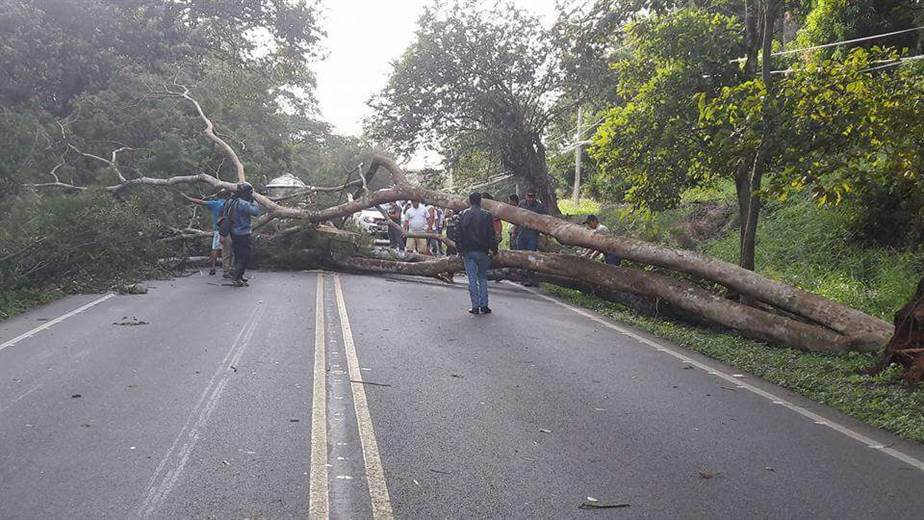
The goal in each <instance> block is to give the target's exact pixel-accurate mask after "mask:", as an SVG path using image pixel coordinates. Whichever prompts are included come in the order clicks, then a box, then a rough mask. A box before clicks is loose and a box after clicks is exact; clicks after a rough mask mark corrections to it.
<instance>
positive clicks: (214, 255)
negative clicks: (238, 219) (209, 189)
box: [182, 191, 231, 278]
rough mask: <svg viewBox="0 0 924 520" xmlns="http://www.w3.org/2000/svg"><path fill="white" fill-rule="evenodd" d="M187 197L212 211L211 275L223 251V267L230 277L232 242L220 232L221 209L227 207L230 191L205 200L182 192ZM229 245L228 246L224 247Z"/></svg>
mask: <svg viewBox="0 0 924 520" xmlns="http://www.w3.org/2000/svg"><path fill="white" fill-rule="evenodd" d="M182 195H183V196H184V197H186V199H187V200H189V201H190V202H192V203H193V204H195V205H197V206H205V207H207V208H208V209H209V211H210V212H211V213H212V249H211V251H210V252H209V275H214V274H215V264H216V263H217V262H218V253H219V251H222V254H221V264H222V269H223V270H224V272H225V278H228V277H230V274H229V273H230V272H231V269H230V268H231V247H230V244H225V242H227V241H228V240H230V238H227V239H225V240H222V237H221V234H219V233H218V219H219V218H220V217H221V210H222V208H224V207H225V202H226V201H227V198H228V193H227V192H225V191H222V192H221V193H219V194H218V198H217V199H212V200H203V199H197V198H194V197H190V196H188V195H186V194H185V193H183V194H182ZM224 246H227V247H224Z"/></svg>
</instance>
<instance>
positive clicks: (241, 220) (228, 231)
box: [219, 182, 260, 287]
mask: <svg viewBox="0 0 924 520" xmlns="http://www.w3.org/2000/svg"><path fill="white" fill-rule="evenodd" d="M259 214H260V205H259V204H257V203H256V202H254V200H253V186H251V185H250V183H247V182H241V183H238V185H237V191H236V192H235V193H234V196H233V197H231V200H229V201H228V202H227V203H225V206H224V208H223V210H222V216H221V221H220V225H219V228H220V231H221V235H222V236H225V237H228V236H230V237H231V247H232V248H233V249H234V268H233V269H232V270H231V283H233V284H234V286H235V287H243V286H246V285H247V278H244V273H245V272H246V271H247V266H248V265H249V264H250V257H251V254H252V252H253V244H252V242H251V234H252V233H253V228H252V227H251V225H250V218H251V217H254V216H257V215H259Z"/></svg>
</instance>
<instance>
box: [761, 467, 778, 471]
mask: <svg viewBox="0 0 924 520" xmlns="http://www.w3.org/2000/svg"><path fill="white" fill-rule="evenodd" d="M764 469H765V470H767V471H776V470H775V469H773V468H772V467H770V466H767V467H766V468H764Z"/></svg>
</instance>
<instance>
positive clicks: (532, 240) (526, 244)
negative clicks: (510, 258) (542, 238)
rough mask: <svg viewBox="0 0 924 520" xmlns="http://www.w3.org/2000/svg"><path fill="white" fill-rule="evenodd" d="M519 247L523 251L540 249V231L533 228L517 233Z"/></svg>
mask: <svg viewBox="0 0 924 520" xmlns="http://www.w3.org/2000/svg"><path fill="white" fill-rule="evenodd" d="M517 249H519V250H521V251H538V250H539V233H537V232H536V231H532V230H530V231H524V230H520V233H519V234H518V235H517Z"/></svg>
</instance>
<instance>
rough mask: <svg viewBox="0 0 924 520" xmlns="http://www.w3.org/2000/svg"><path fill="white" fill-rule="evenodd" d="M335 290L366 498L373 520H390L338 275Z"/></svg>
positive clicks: (377, 450) (383, 473) (357, 360)
mask: <svg viewBox="0 0 924 520" xmlns="http://www.w3.org/2000/svg"><path fill="white" fill-rule="evenodd" d="M334 289H335V292H336V295H337V309H338V311H339V314H340V327H341V329H342V332H343V344H344V349H345V350H346V357H347V370H348V372H349V376H350V386H351V388H352V391H353V405H354V410H355V412H356V422H357V425H358V427H359V439H360V442H361V444H362V451H363V461H364V463H365V467H366V482H367V484H368V486H369V497H370V499H371V501H372V517H373V518H374V519H376V520H389V519H391V518H393V517H394V514H393V512H392V508H391V500H390V498H389V496H388V486H387V485H386V483H385V471H384V469H383V467H382V460H381V457H380V456H379V447H378V442H377V441H376V439H375V429H374V428H373V426H372V416H371V414H370V413H369V406H368V403H367V401H366V391H365V388H364V387H363V378H362V371H361V370H360V369H359V359H358V357H357V355H356V344H355V343H354V341H353V332H352V329H351V328H350V319H349V316H348V314H347V309H346V301H345V300H344V297H343V287H342V285H341V283H340V275H334Z"/></svg>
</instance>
